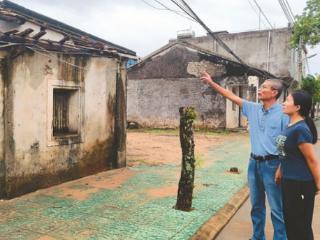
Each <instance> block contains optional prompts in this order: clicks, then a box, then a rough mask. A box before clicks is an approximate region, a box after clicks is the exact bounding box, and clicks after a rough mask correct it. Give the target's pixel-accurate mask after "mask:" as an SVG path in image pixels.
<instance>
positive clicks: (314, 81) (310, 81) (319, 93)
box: [301, 75, 320, 103]
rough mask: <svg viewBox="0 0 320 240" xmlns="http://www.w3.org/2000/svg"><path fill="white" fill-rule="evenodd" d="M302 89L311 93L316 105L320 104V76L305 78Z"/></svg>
mask: <svg viewBox="0 0 320 240" xmlns="http://www.w3.org/2000/svg"><path fill="white" fill-rule="evenodd" d="M301 89H303V90H305V91H307V92H309V93H310V95H311V96H312V99H313V102H314V103H317V102H320V75H316V76H313V75H307V76H306V77H303V78H302V81H301Z"/></svg>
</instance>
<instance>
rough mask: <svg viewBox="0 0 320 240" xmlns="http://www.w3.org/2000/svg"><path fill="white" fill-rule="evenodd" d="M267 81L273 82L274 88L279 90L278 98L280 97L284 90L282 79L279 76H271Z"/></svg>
mask: <svg viewBox="0 0 320 240" xmlns="http://www.w3.org/2000/svg"><path fill="white" fill-rule="evenodd" d="M266 81H268V82H271V87H272V89H274V90H277V91H278V94H277V95H276V99H278V98H279V97H280V96H281V94H282V91H283V83H282V80H280V79H277V78H270V79H266Z"/></svg>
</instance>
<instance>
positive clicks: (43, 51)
mask: <svg viewBox="0 0 320 240" xmlns="http://www.w3.org/2000/svg"><path fill="white" fill-rule="evenodd" d="M135 55H136V54H135V52H133V51H131V50H129V49H126V48H124V47H121V46H118V45H116V44H113V43H110V42H108V41H105V40H103V39H100V38H98V37H95V36H93V35H91V34H88V33H86V32H83V31H81V30H78V29H76V28H73V27H71V26H68V25H66V24H63V23H61V22H58V21H56V20H54V19H51V18H48V17H46V16H43V15H41V14H39V13H36V12H34V11H31V10H28V9H25V8H23V7H21V6H19V5H17V4H14V3H12V2H9V1H2V2H1V3H0V64H1V72H0V112H1V117H0V142H1V145H0V198H5V197H14V196H17V195H20V194H23V193H26V192H30V191H33V190H35V189H38V188H41V187H46V186H50V185H53V184H57V183H60V182H63V181H67V180H70V179H75V178H79V177H82V176H86V175H88V174H92V173H96V172H98V171H102V170H105V169H111V168H118V167H123V166H125V164H126V145H125V141H126V131H125V126H126V78H127V76H126V70H125V66H126V62H127V60H129V59H135Z"/></svg>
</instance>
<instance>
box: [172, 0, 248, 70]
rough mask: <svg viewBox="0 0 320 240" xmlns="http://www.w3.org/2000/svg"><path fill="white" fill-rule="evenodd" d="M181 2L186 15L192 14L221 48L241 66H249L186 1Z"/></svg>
mask: <svg viewBox="0 0 320 240" xmlns="http://www.w3.org/2000/svg"><path fill="white" fill-rule="evenodd" d="M171 1H172V2H174V3H176V4H177V5H179V4H178V3H177V2H176V0H171ZM181 2H182V3H183V5H184V6H185V8H182V10H183V11H185V12H186V13H188V14H190V15H191V16H193V17H194V18H195V19H196V20H197V22H198V23H199V24H200V25H201V26H202V27H203V28H204V29H205V30H206V31H207V32H208V33H209V34H210V36H211V37H212V38H213V39H214V40H216V41H217V42H218V43H219V44H220V46H222V47H223V48H224V49H225V50H226V51H227V52H228V53H230V54H231V55H232V56H233V57H234V58H235V59H237V60H238V61H239V62H240V63H241V64H243V65H245V66H247V64H245V62H244V61H242V59H241V58H240V57H238V56H237V55H236V54H235V53H234V52H233V51H232V50H231V49H230V48H229V47H228V46H227V45H226V44H225V43H224V42H223V41H222V40H221V39H220V38H219V37H218V36H216V35H215V34H214V33H213V32H212V31H211V29H210V28H209V27H208V26H207V25H206V24H205V23H204V22H203V21H202V20H201V19H200V18H199V17H198V16H197V14H196V13H195V12H194V11H193V10H192V9H191V8H190V7H189V5H188V4H187V3H186V2H185V1H184V0H181Z"/></svg>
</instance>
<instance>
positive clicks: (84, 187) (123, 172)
mask: <svg viewBox="0 0 320 240" xmlns="http://www.w3.org/2000/svg"><path fill="white" fill-rule="evenodd" d="M135 174H136V172H133V171H130V170H129V169H127V168H123V169H116V170H111V171H106V172H102V173H99V174H96V175H95V176H94V177H92V176H89V177H85V178H82V179H80V180H77V181H76V184H75V182H74V181H72V182H68V183H64V184H61V185H59V186H55V187H52V188H49V189H48V190H47V192H46V194H47V195H52V196H58V197H61V198H70V199H74V200H78V201H84V200H86V199H88V198H89V197H90V195H91V194H93V193H96V192H98V191H99V190H100V189H115V188H119V187H121V185H122V184H123V183H124V182H126V181H127V180H129V179H130V178H131V177H133V176H134V175H135Z"/></svg>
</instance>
